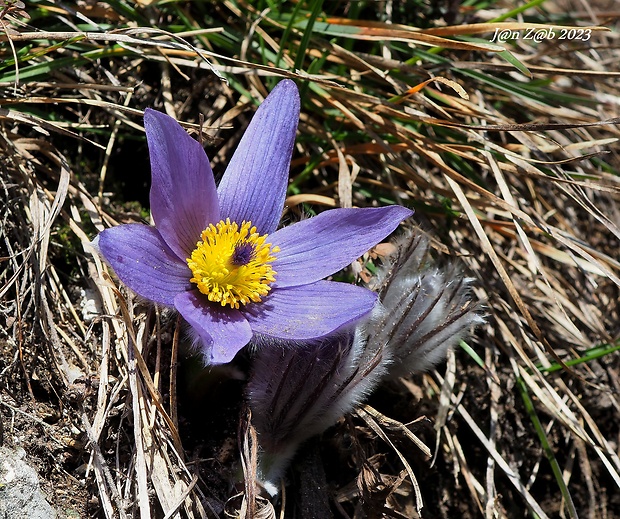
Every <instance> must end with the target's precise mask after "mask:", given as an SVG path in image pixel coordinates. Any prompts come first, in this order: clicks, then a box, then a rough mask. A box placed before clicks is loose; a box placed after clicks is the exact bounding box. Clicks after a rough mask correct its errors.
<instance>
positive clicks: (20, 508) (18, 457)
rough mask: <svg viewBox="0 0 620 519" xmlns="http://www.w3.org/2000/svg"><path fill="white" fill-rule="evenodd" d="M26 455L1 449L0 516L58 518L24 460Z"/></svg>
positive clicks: (32, 471) (22, 518)
mask: <svg viewBox="0 0 620 519" xmlns="http://www.w3.org/2000/svg"><path fill="white" fill-rule="evenodd" d="M25 456H26V452H25V451H24V449H21V448H18V449H15V450H13V449H9V448H8V447H0V517H10V518H11V519H56V512H55V511H54V509H53V508H52V507H51V506H50V504H49V503H48V502H47V501H46V500H45V496H44V495H43V492H42V491H41V488H40V486H39V478H38V476H37V473H36V471H35V470H34V469H33V468H32V467H30V466H29V465H28V464H27V463H26V462H25V461H24V458H25Z"/></svg>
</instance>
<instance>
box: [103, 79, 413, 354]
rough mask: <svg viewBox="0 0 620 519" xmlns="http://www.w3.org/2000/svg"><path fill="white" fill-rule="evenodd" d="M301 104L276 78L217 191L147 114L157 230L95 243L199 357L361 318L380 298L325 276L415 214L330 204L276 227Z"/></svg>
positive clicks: (188, 146)
mask: <svg viewBox="0 0 620 519" xmlns="http://www.w3.org/2000/svg"><path fill="white" fill-rule="evenodd" d="M299 105H300V102H299V93H298V91H297V87H296V85H295V83H294V82H292V81H290V80H284V81H281V82H280V83H279V84H278V85H277V86H276V88H275V89H274V90H273V92H271V94H270V95H269V96H268V97H267V98H266V99H265V101H264V102H263V103H262V105H261V106H260V107H259V109H258V111H257V112H256V114H255V116H254V118H253V119H252V121H251V123H250V125H249V126H248V128H247V130H246V132H245V134H244V135H243V137H242V139H241V141H240V142H239V146H238V148H237V150H236V151H235V153H234V155H233V157H232V159H231V161H230V163H229V164H228V167H227V168H226V171H225V172H224V175H223V177H222V179H221V181H220V183H219V185H218V186H217V188H216V185H215V180H214V177H213V172H212V171H211V167H210V165H209V159H208V158H207V156H206V154H205V152H204V150H203V148H202V146H201V145H200V144H199V143H198V142H197V141H195V140H194V139H192V138H191V137H190V136H189V135H188V134H187V133H186V132H185V131H184V130H183V129H182V128H181V126H180V125H179V124H178V123H177V122H176V121H175V120H174V119H172V118H170V117H168V116H167V115H164V114H162V113H159V112H156V111H154V110H150V109H147V110H146V112H145V115H144V126H145V129H146V136H147V141H148V145H149V153H150V158H151V172H152V183H151V193H150V204H151V212H152V216H153V221H154V223H155V226H154V227H153V226H148V225H142V224H127V225H120V226H117V227H114V228H111V229H106V230H104V231H103V232H101V233H100V234H99V236H98V238H97V239H96V240H95V245H96V246H97V247H98V249H99V251H100V252H101V254H102V255H103V257H104V258H105V259H106V261H107V262H108V263H109V264H110V266H111V267H112V268H113V269H114V271H115V272H116V274H117V276H118V277H119V278H120V280H121V281H122V282H123V283H125V284H126V285H127V286H128V287H129V288H131V289H132V290H133V291H134V292H136V293H137V294H138V295H140V296H142V297H144V298H146V299H149V300H151V301H155V302H157V303H160V304H162V305H165V306H168V307H173V308H175V309H176V310H178V311H179V313H180V314H181V315H182V316H183V317H184V318H185V320H186V321H187V322H188V323H189V324H190V325H191V328H192V329H193V332H194V335H195V336H196V338H197V339H198V343H199V346H200V348H201V349H202V352H203V354H204V356H205V359H206V361H207V362H210V363H214V364H217V363H225V362H229V361H230V360H231V359H232V358H233V357H234V356H235V354H236V353H237V352H238V351H239V350H240V349H241V348H243V347H244V346H245V345H246V344H248V343H249V342H250V340H251V339H252V337H253V336H254V335H255V334H257V335H259V336H266V337H273V338H277V339H285V340H308V339H316V338H319V337H323V336H325V335H328V334H330V333H332V332H333V331H335V330H337V329H339V328H341V327H343V326H345V325H347V324H349V323H352V322H355V321H356V320H358V319H359V318H361V317H362V316H364V315H365V314H367V313H369V312H370V311H371V309H372V308H373V306H374V304H375V300H376V294H374V293H373V292H371V291H369V290H367V289H365V288H362V287H358V286H354V285H350V284H346V283H337V282H332V281H324V280H323V278H325V277H327V276H329V275H331V274H333V273H334V272H337V271H338V270H340V269H342V268H343V267H345V266H346V265H348V264H349V263H351V262H352V261H353V260H355V259H356V258H357V257H359V256H361V255H362V254H363V253H364V252H366V251H367V250H368V249H370V248H371V247H372V246H374V245H375V244H376V243H378V242H379V241H381V240H382V239H383V238H385V237H386V236H387V235H388V234H390V233H391V232H392V231H393V230H394V229H395V228H396V227H397V226H398V224H399V223H400V222H401V221H402V220H403V219H404V218H406V217H408V216H409V215H411V211H410V210H409V209H406V208H404V207H401V206H389V207H376V208H350V209H332V210H329V211H325V212H323V213H321V214H319V215H318V216H316V217H314V218H310V219H307V220H303V221H301V222H297V223H295V224H293V225H291V226H288V227H284V228H281V229H278V222H279V221H280V216H281V214H282V209H283V206H284V200H285V196H286V188H287V182H288V171H289V167H290V160H291V155H292V152H293V146H294V142H295V133H296V129H297V122H298V119H299Z"/></svg>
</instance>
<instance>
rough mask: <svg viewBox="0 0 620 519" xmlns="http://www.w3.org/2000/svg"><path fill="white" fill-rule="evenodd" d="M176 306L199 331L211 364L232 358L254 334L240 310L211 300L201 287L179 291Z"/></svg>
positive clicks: (195, 329) (196, 330)
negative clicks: (199, 289)
mask: <svg viewBox="0 0 620 519" xmlns="http://www.w3.org/2000/svg"><path fill="white" fill-rule="evenodd" d="M174 306H175V307H176V309H177V310H178V311H179V312H180V314H181V315H182V316H183V317H184V318H185V320H186V321H187V322H188V323H189V324H190V325H191V326H192V328H193V329H194V331H195V332H196V333H197V334H198V336H199V338H200V339H201V343H202V344H201V346H202V348H203V349H204V350H205V351H203V353H204V355H205V358H206V359H209V360H210V363H211V364H225V363H226V362H230V361H231V360H232V359H233V358H234V356H235V355H236V354H237V352H238V351H239V350H240V349H241V348H243V347H244V346H245V345H246V344H247V343H248V342H250V339H251V338H252V329H251V328H250V325H249V323H248V322H247V320H246V319H245V317H244V316H243V315H242V314H241V312H240V311H239V310H235V309H234V308H229V307H223V306H221V305H217V304H214V303H211V302H210V301H208V300H207V298H206V296H204V295H203V294H201V293H200V292H198V290H192V291H190V292H183V293H182V294H179V295H177V297H176V298H175V299H174Z"/></svg>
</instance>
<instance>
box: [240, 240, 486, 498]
mask: <svg viewBox="0 0 620 519" xmlns="http://www.w3.org/2000/svg"><path fill="white" fill-rule="evenodd" d="M471 281H472V280H471V279H468V278H466V277H464V276H463V274H462V273H461V272H460V270H459V269H458V268H455V267H453V266H452V267H448V268H440V267H437V266H436V265H435V263H434V261H433V259H432V257H431V255H430V250H429V241H428V239H426V238H425V237H424V235H423V234H421V233H419V232H418V233H413V234H412V233H411V232H407V233H406V234H405V236H404V237H403V238H401V239H400V240H398V242H397V247H396V251H395V253H393V254H392V255H390V256H388V257H386V258H384V266H383V267H382V268H381V269H379V271H378V273H377V276H376V278H375V288H376V290H377V291H378V294H379V304H377V305H376V306H375V308H374V309H373V311H372V312H371V314H370V315H369V316H368V318H366V319H364V320H361V321H358V322H357V323H356V324H355V326H354V327H350V328H348V329H345V330H341V331H340V332H338V333H335V334H332V335H330V336H328V337H324V338H322V339H321V340H319V341H307V342H306V343H305V344H303V345H298V346H297V347H296V348H294V349H292V348H290V345H287V344H286V343H285V342H283V341H279V344H265V345H262V346H261V347H259V348H258V349H257V351H256V352H255V355H254V358H253V365H252V372H251V374H250V378H249V381H248V386H247V398H248V401H249V404H250V408H251V409H252V421H253V423H254V426H255V427H256V430H257V432H258V437H259V441H260V446H261V456H260V467H259V472H260V478H261V480H262V483H263V485H264V486H265V488H266V489H267V490H268V491H269V492H270V493H271V494H276V493H277V491H278V488H279V485H278V479H279V477H280V476H281V475H282V473H283V471H284V470H285V469H286V467H287V465H288V462H289V461H290V459H291V458H292V457H293V455H294V454H295V452H296V450H297V448H298V447H299V445H300V444H301V443H302V442H303V441H305V440H307V439H308V438H310V437H311V436H313V435H315V434H319V433H321V432H322V431H324V430H325V429H327V428H328V427H329V426H331V425H333V424H334V423H335V422H336V421H337V420H338V418H339V417H341V416H343V415H344V414H346V413H348V412H349V411H351V410H353V409H354V408H355V406H357V405H358V404H359V403H360V402H361V401H362V400H363V399H364V398H365V397H366V396H368V395H369V394H370V393H371V392H372V391H373V390H374V389H375V387H376V386H377V385H378V384H379V383H380V382H381V381H382V380H387V379H393V378H397V377H399V376H405V375H408V374H410V373H415V372H420V371H425V370H427V369H429V368H431V367H432V366H433V365H434V364H436V363H437V362H440V361H441V360H442V359H443V358H444V357H445V355H446V352H447V351H448V349H450V348H452V347H453V346H454V345H455V344H456V343H457V342H458V341H459V340H460V339H463V338H465V337H467V336H468V335H469V333H470V332H471V330H472V329H473V328H474V327H475V326H476V325H479V324H481V323H482V322H483V318H482V317H481V315H480V306H479V305H478V304H477V303H476V302H475V300H474V299H473V298H472V294H471V289H470V285H471ZM273 342H275V341H273Z"/></svg>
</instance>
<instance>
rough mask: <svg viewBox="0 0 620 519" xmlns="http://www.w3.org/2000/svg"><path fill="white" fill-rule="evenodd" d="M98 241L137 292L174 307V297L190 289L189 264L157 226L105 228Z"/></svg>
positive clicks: (120, 275) (120, 277)
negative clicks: (164, 237)
mask: <svg viewBox="0 0 620 519" xmlns="http://www.w3.org/2000/svg"><path fill="white" fill-rule="evenodd" d="M95 240H96V242H95V243H94V245H95V246H96V247H98V249H99V251H100V252H101V254H102V255H103V257H104V258H105V260H106V261H107V262H108V263H109V264H110V266H111V267H112V268H113V269H114V272H116V275H117V276H118V277H119V279H120V280H121V281H122V282H123V283H125V285H127V286H128V287H129V288H131V289H132V290H133V291H134V292H135V293H136V294H138V295H140V296H142V297H145V298H146V299H150V300H151V301H155V302H156V303H161V304H163V305H167V306H173V305H174V297H175V296H176V295H177V294H178V293H179V292H184V291H186V290H189V289H190V288H191V283H190V282H189V280H190V278H191V276H192V273H191V271H190V270H189V267H188V266H187V264H186V263H185V262H184V261H181V260H180V259H179V258H177V256H176V255H175V254H174V253H173V252H172V250H170V247H168V245H166V242H165V241H164V240H163V238H162V237H161V236H160V234H159V232H158V231H157V229H155V228H154V227H149V226H148V225H142V224H139V223H135V224H127V225H119V226H118V227H113V228H111V229H106V230H104V231H102V232H101V233H99V236H97V238H96V239H95Z"/></svg>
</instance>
